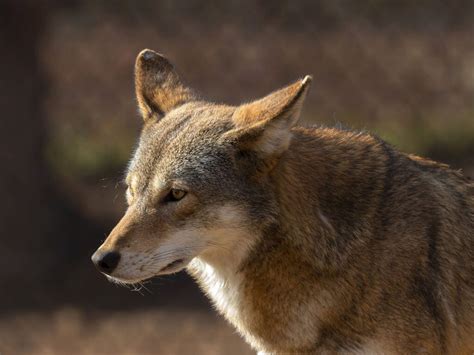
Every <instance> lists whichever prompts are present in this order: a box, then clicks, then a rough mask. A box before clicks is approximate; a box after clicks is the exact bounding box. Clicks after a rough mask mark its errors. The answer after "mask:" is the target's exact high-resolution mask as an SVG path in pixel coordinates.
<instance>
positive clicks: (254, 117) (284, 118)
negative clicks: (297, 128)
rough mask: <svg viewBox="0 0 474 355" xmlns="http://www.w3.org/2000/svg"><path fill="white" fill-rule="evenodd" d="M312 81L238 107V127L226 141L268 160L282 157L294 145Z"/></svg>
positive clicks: (309, 78)
mask: <svg viewBox="0 0 474 355" xmlns="http://www.w3.org/2000/svg"><path fill="white" fill-rule="evenodd" d="M311 80H312V78H311V76H310V75H306V76H305V77H304V78H303V79H300V80H298V81H296V82H294V83H293V84H291V85H288V86H286V87H284V88H283V89H280V90H278V91H275V92H273V93H271V94H270V95H267V96H265V97H264V98H262V99H260V100H257V101H254V102H251V103H248V104H244V105H241V106H239V107H237V109H236V110H235V112H234V115H233V117H232V119H233V123H234V126H235V127H234V129H231V130H230V131H228V132H226V133H225V134H224V136H223V139H225V140H228V141H231V142H233V143H234V144H235V145H237V146H238V147H239V148H240V150H241V151H253V152H255V153H257V154H258V155H259V156H260V157H261V158H264V159H265V158H269V157H270V158H272V157H275V156H278V155H280V154H281V153H282V152H284V151H285V150H286V149H287V148H288V146H289V144H290V140H291V136H292V134H291V128H292V127H293V126H294V125H295V124H296V122H297V121H298V118H299V115H300V111H301V107H302V105H303V101H304V99H305V96H306V93H307V92H308V89H309V87H310V84H311Z"/></svg>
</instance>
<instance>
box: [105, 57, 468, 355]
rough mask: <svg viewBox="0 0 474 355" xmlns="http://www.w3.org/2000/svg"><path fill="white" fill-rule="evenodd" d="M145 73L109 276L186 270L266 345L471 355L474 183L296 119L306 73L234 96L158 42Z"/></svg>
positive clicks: (271, 349) (367, 139) (362, 136)
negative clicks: (262, 91) (196, 78)
mask: <svg viewBox="0 0 474 355" xmlns="http://www.w3.org/2000/svg"><path fill="white" fill-rule="evenodd" d="M135 70H136V72H135V73H136V74H135V81H136V88H137V99H138V102H139V107H140V112H141V113H142V116H143V119H144V125H143V130H142V134H141V137H140V142H139V145H138V148H137V149H136V152H135V154H134V157H133V159H132V160H131V162H130V165H129V169H128V174H127V179H126V181H127V184H128V185H129V188H128V192H127V199H128V202H129V207H128V210H127V211H126V213H125V216H124V217H123V219H122V220H121V221H120V222H119V223H118V224H117V226H116V227H115V228H114V230H113V231H112V232H111V234H110V235H109V237H108V238H107V240H106V241H105V242H104V244H103V245H102V246H101V247H100V248H99V251H115V252H119V253H120V255H121V259H120V262H119V264H118V265H117V268H116V269H115V270H114V271H113V272H112V273H111V275H110V276H109V277H110V278H112V279H113V280H115V281H119V282H125V283H137V282H140V281H141V280H144V279H147V278H149V277H152V276H155V275H160V274H164V273H169V272H177V271H179V270H181V269H183V268H185V267H186V268H187V270H188V272H189V273H190V274H191V275H193V276H194V277H195V278H196V280H197V281H198V283H199V284H200V286H201V287H202V289H203V290H204V292H205V293H206V294H207V295H208V296H209V297H210V299H211V300H212V301H213V303H214V305H215V307H216V309H217V310H218V311H219V312H220V313H221V314H223V315H224V316H225V317H226V319H228V320H229V322H230V323H231V324H233V325H234V326H235V327H236V328H237V330H238V331H239V332H240V333H241V334H242V335H243V336H244V338H245V339H246V341H247V342H249V343H250V344H251V346H253V347H254V348H255V349H256V350H258V351H261V352H264V353H281V354H288V353H317V354H336V353H337V354H420V353H427V354H472V353H473V352H474V336H473V335H474V185H473V183H472V182H470V181H469V180H468V179H467V178H465V177H463V176H462V174H461V173H459V172H457V171H453V170H451V169H449V168H448V167H447V166H445V165H443V164H438V163H436V162H433V161H430V160H427V159H423V158H419V157H416V156H413V155H407V154H404V153H400V152H398V151H397V150H395V149H394V148H393V147H392V146H390V145H389V144H387V143H385V142H384V141H382V140H381V139H379V138H377V137H375V136H373V135H370V134H366V133H360V132H351V131H342V130H338V129H332V128H302V127H297V126H295V124H296V123H297V120H298V117H299V112H300V110H301V107H302V104H303V101H304V99H305V96H306V93H307V91H308V88H309V85H310V82H311V77H309V76H307V77H305V78H304V79H301V80H298V81H296V82H295V83H293V84H291V85H289V86H287V87H285V88H283V89H281V90H278V91H276V92H274V93H272V94H270V95H268V96H266V97H264V98H263V99H260V100H257V101H253V102H250V103H246V104H243V105H241V106H235V107H234V106H228V105H218V104H213V103H209V102H205V101H202V100H198V99H197V97H198V96H197V95H196V94H195V93H194V92H193V90H191V89H189V88H188V87H187V86H186V85H184V84H183V83H182V82H181V80H180V78H179V76H178V75H177V73H176V71H175V70H174V68H173V66H172V65H171V64H170V63H169V61H168V60H167V59H166V58H164V57H163V56H161V55H159V54H157V53H155V52H153V51H150V50H145V51H143V52H142V53H141V54H140V55H139V56H138V58H137V63H136V69H135ZM172 188H175V189H180V190H183V191H186V195H185V196H184V197H183V198H182V199H181V200H179V201H170V200H169V199H168V198H167V195H168V194H169V192H170V189H172ZM176 260H182V262H181V261H180V262H179V263H177V264H176V263H173V262H176ZM170 263H172V264H170ZM167 265H171V266H167Z"/></svg>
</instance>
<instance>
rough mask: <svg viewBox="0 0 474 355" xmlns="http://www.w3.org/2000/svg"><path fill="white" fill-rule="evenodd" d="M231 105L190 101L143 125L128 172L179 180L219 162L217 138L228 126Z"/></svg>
mask: <svg viewBox="0 0 474 355" xmlns="http://www.w3.org/2000/svg"><path fill="white" fill-rule="evenodd" d="M234 111H235V108H234V107H231V106H225V105H214V104H210V103H204V102H192V103H187V104H185V105H182V106H180V107H178V108H176V109H174V110H173V111H171V112H169V113H168V114H167V115H166V116H165V117H163V118H162V119H160V120H156V121H152V122H148V123H146V124H145V125H144V127H143V131H142V134H141V138H140V143H139V146H138V148H137V151H136V153H135V156H134V158H133V159H132V161H131V163H130V167H129V173H131V174H133V175H138V178H139V179H140V180H142V182H143V180H149V179H151V178H152V177H154V176H155V175H159V176H160V177H161V178H162V179H176V178H177V179H180V178H181V179H183V178H190V177H191V175H197V174H199V173H202V172H203V170H206V171H209V170H212V168H213V167H214V166H217V161H220V162H219V164H221V165H222V163H223V162H222V161H221V160H223V159H224V157H223V149H224V147H222V146H221V145H222V143H221V141H220V137H221V136H222V135H223V133H225V132H226V131H228V130H229V129H231V128H232V114H233V113H234Z"/></svg>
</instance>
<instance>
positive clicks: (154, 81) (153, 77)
mask: <svg viewBox="0 0 474 355" xmlns="http://www.w3.org/2000/svg"><path fill="white" fill-rule="evenodd" d="M135 92H136V97H137V101H138V107H139V109H140V113H141V115H142V117H143V119H144V120H145V121H147V120H148V119H150V118H151V117H158V118H160V117H163V116H164V115H166V113H167V112H169V111H171V110H172V109H174V108H176V107H178V106H180V105H182V104H184V103H186V102H189V101H191V100H192V99H194V97H195V95H194V93H193V92H192V90H191V89H190V88H188V87H187V86H185V85H184V84H183V83H182V82H181V80H180V78H179V76H178V74H177V72H176V70H175V69H174V67H173V65H172V64H171V63H170V62H169V61H168V59H166V58H165V57H164V56H162V55H161V54H159V53H157V52H155V51H152V50H150V49H145V50H143V51H141V52H140V53H139V54H138V56H137V59H136V62H135Z"/></svg>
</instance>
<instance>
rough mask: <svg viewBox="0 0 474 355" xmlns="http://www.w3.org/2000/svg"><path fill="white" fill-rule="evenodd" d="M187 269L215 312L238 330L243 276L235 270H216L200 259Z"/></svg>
mask: <svg viewBox="0 0 474 355" xmlns="http://www.w3.org/2000/svg"><path fill="white" fill-rule="evenodd" d="M188 269H189V271H190V272H191V274H192V275H194V276H195V277H196V278H197V279H198V282H199V283H200V285H201V287H202V288H203V289H204V291H205V292H206V294H207V295H208V296H209V298H210V299H211V300H212V302H213V303H214V305H215V306H216V308H217V310H218V311H219V312H220V313H222V314H223V315H224V316H225V317H226V318H227V319H228V320H229V321H230V322H232V323H233V324H235V325H236V326H237V327H239V328H240V321H239V320H240V311H239V310H240V306H241V302H242V292H241V285H242V278H243V276H242V275H240V274H239V273H238V272H236V271H235V269H234V270H231V269H230V268H216V267H214V266H212V265H211V264H209V263H207V262H205V261H203V260H201V259H200V258H194V259H193V260H192V261H191V263H190V264H189V266H188ZM232 269H233V268H232Z"/></svg>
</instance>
